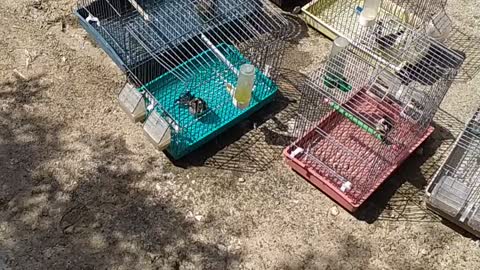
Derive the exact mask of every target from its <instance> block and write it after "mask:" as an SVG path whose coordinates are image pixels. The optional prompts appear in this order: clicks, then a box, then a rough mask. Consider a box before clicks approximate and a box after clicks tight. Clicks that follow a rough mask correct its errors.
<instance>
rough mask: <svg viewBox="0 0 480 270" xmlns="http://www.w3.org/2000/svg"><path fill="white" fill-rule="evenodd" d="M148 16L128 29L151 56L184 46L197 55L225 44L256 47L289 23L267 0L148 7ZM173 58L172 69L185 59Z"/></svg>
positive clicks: (191, 0)
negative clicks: (180, 60)
mask: <svg viewBox="0 0 480 270" xmlns="http://www.w3.org/2000/svg"><path fill="white" fill-rule="evenodd" d="M145 13H146V14H148V17H147V18H148V19H145V16H143V17H142V19H139V20H132V21H131V22H130V23H128V24H127V25H126V30H127V32H128V33H129V34H130V35H131V36H132V37H133V38H134V39H135V40H136V41H137V42H138V43H139V44H140V45H141V47H143V49H144V54H150V55H155V54H158V53H159V52H162V51H165V50H168V49H171V48H173V47H182V48H183V50H186V51H188V52H189V54H191V55H193V56H195V55H197V54H199V53H201V52H203V51H204V50H205V48H206V47H208V48H211V47H212V45H218V44H221V43H227V44H233V45H236V46H239V45H241V44H242V45H246V46H247V47H248V45H250V46H252V47H254V46H255V43H256V42H260V43H261V42H268V41H267V40H265V38H267V39H268V37H269V35H270V36H271V35H272V34H279V33H280V32H281V31H282V30H283V29H284V28H285V26H286V25H287V24H288V22H287V20H286V19H285V18H283V16H282V15H281V14H280V13H278V12H277V11H276V9H275V8H273V7H272V6H271V4H269V3H266V1H264V0H254V1H251V0H178V1H169V2H164V3H162V4H161V5H159V6H156V7H154V8H153V7H152V8H147V9H145ZM199 37H200V38H199ZM276 38H282V37H281V36H278V37H276ZM184 54H185V53H184ZM170 57H171V58H172V59H165V60H166V61H170V62H171V63H166V61H164V62H165V63H164V64H165V65H166V66H167V67H168V69H171V68H173V67H174V66H175V65H176V64H177V62H178V59H177V58H181V57H180V56H179V55H173V54H171V55H170ZM170 57H168V58H170Z"/></svg>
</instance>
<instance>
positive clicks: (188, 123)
mask: <svg viewBox="0 0 480 270" xmlns="http://www.w3.org/2000/svg"><path fill="white" fill-rule="evenodd" d="M131 2H132V1H112V0H110V1H107V0H97V1H80V2H79V5H80V7H81V8H80V9H81V10H83V11H87V13H88V15H87V16H94V15H92V14H96V15H95V18H96V19H94V20H93V22H94V23H93V24H92V25H93V27H95V28H96V29H102V31H100V33H101V34H102V36H103V37H104V39H105V40H108V41H107V43H109V45H110V47H112V48H114V50H116V48H121V50H118V51H117V53H118V55H119V56H120V58H122V61H123V63H124V68H125V69H126V72H127V74H128V77H129V78H130V80H131V82H133V83H134V84H135V85H136V86H137V87H138V89H139V91H141V92H142V93H144V94H145V96H146V100H147V103H148V105H150V106H149V107H152V106H153V108H154V110H153V111H152V112H156V113H157V114H158V115H160V117H164V118H166V119H167V122H168V123H169V124H170V125H171V128H172V143H171V144H170V147H169V149H168V151H169V153H170V154H171V155H172V156H173V157H174V158H176V159H177V158H180V157H181V156H183V155H185V154H186V153H188V152H190V151H192V150H194V148H195V147H197V146H198V144H199V143H202V142H203V141H205V140H208V139H209V138H211V137H212V136H215V135H217V134H218V133H219V132H220V131H221V129H223V128H226V127H229V126H231V123H232V122H234V121H236V120H238V119H241V118H242V117H245V116H246V115H248V114H249V113H251V112H253V111H254V110H257V109H259V108H260V107H261V106H263V105H264V104H265V103H266V102H269V101H271V100H272V98H273V96H274V94H275V92H276V91H277V88H278V87H277V86H276V84H275V80H276V79H277V77H278V67H279V65H280V62H281V61H282V58H283V52H284V49H285V42H284V40H283V37H284V36H286V30H287V27H286V26H287V25H288V21H287V20H286V19H285V18H283V17H282V16H281V14H280V13H279V12H277V11H276V10H275V9H274V8H273V7H272V6H271V5H270V4H268V3H267V2H266V1H263V0H255V1H246V0H240V1H233V0H208V1H206V0H179V1H136V2H135V3H136V4H135V7H134V6H133V5H132V3H131ZM210 4H211V5H210ZM205 5H207V6H205ZM92 7H93V8H92ZM105 10H107V11H105ZM112 10H113V11H112ZM99 13H100V14H101V15H98V14H99ZM84 15H85V14H84ZM97 16H98V17H97ZM96 20H98V23H97V22H96ZM118 33H120V34H118ZM109 38H111V39H109ZM246 63H249V64H252V65H254V66H255V68H256V72H255V73H256V80H255V86H254V91H253V93H252V99H251V102H250V105H249V107H248V108H247V109H243V110H242V109H238V108H236V107H235V106H234V104H233V102H232V93H231V92H229V91H228V90H229V88H228V87H229V86H230V87H233V86H234V85H235V83H236V78H237V76H238V72H239V71H238V70H239V68H240V66H241V65H242V64H246ZM187 93H188V95H192V96H194V97H195V98H200V99H201V101H202V102H203V104H207V105H205V107H206V108H204V109H205V112H204V113H201V114H198V115H192V114H191V113H189V109H190V108H188V109H186V108H185V106H180V105H181V104H180V105H179V104H178V102H179V99H180V98H181V97H182V96H183V95H185V94H187Z"/></svg>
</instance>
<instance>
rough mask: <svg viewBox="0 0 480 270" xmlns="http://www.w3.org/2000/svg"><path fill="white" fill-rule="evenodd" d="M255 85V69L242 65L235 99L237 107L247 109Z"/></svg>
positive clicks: (248, 65)
mask: <svg viewBox="0 0 480 270" xmlns="http://www.w3.org/2000/svg"><path fill="white" fill-rule="evenodd" d="M254 84H255V67H254V66H253V65H250V64H244V65H242V66H241V67H240V71H239V74H238V81H237V87H236V89H235V93H234V98H233V103H234V105H235V107H237V108H239V109H245V108H247V107H248V106H249V105H250V100H251V99H252V91H253V85H254Z"/></svg>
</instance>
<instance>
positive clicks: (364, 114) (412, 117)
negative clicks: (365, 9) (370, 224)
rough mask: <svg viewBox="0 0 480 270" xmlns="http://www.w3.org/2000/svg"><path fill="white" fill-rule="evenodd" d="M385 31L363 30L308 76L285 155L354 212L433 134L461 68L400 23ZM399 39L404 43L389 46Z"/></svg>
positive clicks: (387, 26) (437, 46) (451, 55)
mask: <svg viewBox="0 0 480 270" xmlns="http://www.w3.org/2000/svg"><path fill="white" fill-rule="evenodd" d="M381 27H382V28H381V31H382V34H381V35H378V34H377V36H376V37H375V36H372V33H375V32H376V31H379V29H378V25H372V26H367V27H362V28H359V30H358V34H357V35H356V40H355V41H354V42H352V43H351V44H350V45H349V46H347V47H346V48H345V49H343V50H341V51H340V52H338V53H336V54H333V56H330V57H329V58H328V59H327V60H326V62H325V63H324V64H322V65H321V66H320V68H319V69H317V70H316V71H314V72H313V73H311V74H310V75H309V76H308V78H307V80H306V82H305V84H304V86H303V90H302V97H301V102H300V104H299V109H298V116H297V120H296V125H295V130H294V134H293V136H294V137H295V138H296V140H295V141H294V142H293V143H292V145H290V146H289V147H287V149H285V151H284V155H285V158H286V162H287V164H288V165H289V166H291V167H292V168H293V169H294V170H295V171H297V172H299V173H300V174H301V175H303V176H304V177H305V178H306V179H307V180H309V181H310V182H311V183H313V184H314V185H315V186H317V187H318V188H319V189H321V190H322V191H324V192H325V193H327V194H328V195H329V196H330V197H332V198H333V199H334V200H336V201H337V202H338V203H340V204H341V205H342V206H343V207H345V208H346V209H348V210H349V211H355V210H356V209H357V208H358V207H360V205H361V204H362V203H363V202H364V201H365V200H366V199H367V198H368V197H369V196H370V195H371V194H372V193H373V192H374V191H375V190H376V189H377V188H378V187H379V186H380V185H381V184H382V183H383V182H384V181H385V180H386V179H387V178H388V176H389V175H390V174H391V173H393V172H394V171H395V170H396V169H397V168H398V167H399V166H400V164H401V163H402V162H403V161H404V160H405V159H406V158H407V157H408V156H409V155H410V154H411V153H412V152H413V151H414V150H415V149H416V148H417V147H418V146H419V145H420V144H421V143H422V142H423V141H424V140H425V139H426V138H427V137H428V136H429V135H430V134H431V133H432V131H433V128H432V127H431V126H430V124H431V121H432V119H433V116H434V114H435V113H436V111H437V110H438V107H439V105H440V103H441V102H442V100H443V98H444V96H445V94H446V92H447V90H448V89H449V87H450V85H451V84H452V80H453V78H454V77H455V75H456V74H457V72H458V68H459V66H460V64H459V63H461V61H462V58H461V56H459V55H458V54H456V53H455V52H454V51H452V50H450V49H448V48H446V47H445V46H444V45H442V44H441V43H439V42H438V41H436V40H434V39H432V38H429V37H426V36H425V35H423V36H422V35H421V34H419V33H418V32H416V31H414V30H413V29H411V28H409V27H407V26H406V25H405V24H403V23H401V22H399V21H395V20H390V21H388V23H385V24H384V25H382V26H381ZM392 33H393V34H395V33H401V34H399V35H398V39H399V40H400V39H401V41H398V42H396V44H392V45H388V46H387V45H386V44H385V43H386V42H387V41H390V39H389V38H385V37H391V36H392ZM395 35H397V34H395ZM379 40H384V41H379Z"/></svg>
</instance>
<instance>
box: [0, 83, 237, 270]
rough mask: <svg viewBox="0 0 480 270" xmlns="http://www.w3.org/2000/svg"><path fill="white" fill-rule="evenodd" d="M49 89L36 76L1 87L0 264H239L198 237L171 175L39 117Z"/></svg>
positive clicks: (107, 141)
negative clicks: (176, 199) (180, 205)
mask: <svg viewBox="0 0 480 270" xmlns="http://www.w3.org/2000/svg"><path fill="white" fill-rule="evenodd" d="M48 87H49V85H48V84H45V83H44V82H43V80H42V77H41V76H38V77H32V78H31V79H23V78H18V77H17V78H15V79H14V80H11V81H8V82H7V83H3V84H2V85H0V105H1V106H2V108H1V109H2V110H1V111H0V127H1V128H0V175H1V177H0V178H1V181H0V185H1V186H2V188H1V190H0V232H1V237H0V258H1V259H2V260H3V261H0V266H1V265H2V264H3V265H4V266H5V265H6V266H5V267H8V268H7V269H9V268H10V267H11V268H12V269H38V267H41V268H42V269H97V268H99V269H103V268H108V269H111V268H116V269H135V268H136V269H154V268H158V267H163V268H162V269H165V268H166V269H179V268H181V267H190V268H195V269H199V268H205V269H225V268H227V267H228V266H229V264H230V262H232V261H235V260H237V259H238V255H236V254H233V253H231V252H230V251H228V250H226V249H222V248H219V246H218V245H217V244H216V243H213V244H212V243H209V242H207V241H206V240H204V239H201V238H198V237H196V233H197V232H198V231H199V229H201V228H202V226H203V225H202V224H201V223H199V222H198V221H196V220H195V218H194V217H189V216H186V213H185V210H182V209H178V208H177V207H175V205H177V203H178V202H175V205H174V199H173V197H174V196H173V195H174V194H173V191H172V190H170V189H168V182H169V181H171V176H169V174H165V176H164V177H156V178H155V177H154V176H150V175H149V172H151V171H153V170H156V169H159V166H160V168H161V163H158V162H156V161H154V160H147V161H146V162H135V159H136V157H135V155H134V154H133V153H132V152H131V151H130V150H129V149H128V147H127V145H126V143H125V141H124V140H123V139H122V138H120V137H116V136H113V135H110V134H104V135H91V134H81V135H78V137H77V138H73V139H68V138H67V139H66V138H64V136H62V130H63V129H64V128H66V126H65V125H64V124H63V122H64V121H63V120H62V119H52V118H51V117H46V116H36V115H41V114H40V113H35V112H36V110H40V107H39V106H38V104H42V103H43V104H45V103H46V104H47V105H48V102H47V101H46V98H45V95H44V94H45V91H46V90H47V89H48ZM73 136H75V135H73ZM80 149H81V153H82V154H79V152H80V151H79V150H80ZM83 153H85V154H83ZM152 177H154V178H152ZM147 179H148V180H149V181H146V180H147Z"/></svg>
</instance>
